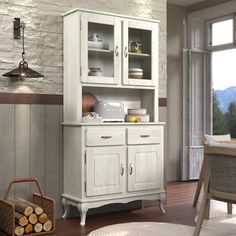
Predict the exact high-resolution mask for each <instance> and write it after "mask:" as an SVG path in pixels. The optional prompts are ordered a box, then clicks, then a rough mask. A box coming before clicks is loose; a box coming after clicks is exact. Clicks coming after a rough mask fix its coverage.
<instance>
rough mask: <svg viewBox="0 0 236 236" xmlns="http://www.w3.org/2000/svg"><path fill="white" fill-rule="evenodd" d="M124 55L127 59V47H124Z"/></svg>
mask: <svg viewBox="0 0 236 236" xmlns="http://www.w3.org/2000/svg"><path fill="white" fill-rule="evenodd" d="M124 54H125V57H127V56H128V48H127V47H125V51H124Z"/></svg>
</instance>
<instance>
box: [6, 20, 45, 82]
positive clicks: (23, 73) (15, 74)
mask: <svg viewBox="0 0 236 236" xmlns="http://www.w3.org/2000/svg"><path fill="white" fill-rule="evenodd" d="M25 25H26V23H24V22H23V21H20V18H15V19H14V22H13V27H14V38H15V39H20V38H21V29H22V49H23V51H22V61H21V62H20V63H19V67H18V68H16V69H14V70H11V71H9V72H7V73H5V74H3V75H2V76H5V77H9V78H12V79H14V80H23V79H24V78H39V77H44V76H43V75H41V74H40V73H38V72H36V71H34V70H32V69H30V68H29V67H28V63H27V62H26V61H25V38H24V36H25V33H24V30H25Z"/></svg>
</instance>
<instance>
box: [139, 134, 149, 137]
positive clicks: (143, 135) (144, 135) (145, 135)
mask: <svg viewBox="0 0 236 236" xmlns="http://www.w3.org/2000/svg"><path fill="white" fill-rule="evenodd" d="M140 137H141V138H149V137H150V135H149V134H142V135H140Z"/></svg>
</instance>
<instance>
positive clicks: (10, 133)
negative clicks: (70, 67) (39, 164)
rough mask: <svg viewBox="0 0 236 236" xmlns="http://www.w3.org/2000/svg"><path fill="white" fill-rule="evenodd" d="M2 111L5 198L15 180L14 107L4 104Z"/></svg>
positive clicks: (0, 181) (0, 182) (0, 169)
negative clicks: (8, 186)
mask: <svg viewBox="0 0 236 236" xmlns="http://www.w3.org/2000/svg"><path fill="white" fill-rule="evenodd" d="M0 110H1V112H0V137H1V142H0V161H1V164H0V196H3V194H4V193H5V191H6V188H7V185H8V184H9V182H10V181H11V180H12V179H13V178H14V166H15V163H14V149H15V148H14V105H5V104H4V105H3V104H2V105H0ZM13 195H14V192H13V191H12V192H11V196H13Z"/></svg>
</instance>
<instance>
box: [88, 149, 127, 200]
mask: <svg viewBox="0 0 236 236" xmlns="http://www.w3.org/2000/svg"><path fill="white" fill-rule="evenodd" d="M125 150H126V149H125V148H124V147H100V148H88V149H87V163H86V182H87V183H86V185H87V190H86V195H87V196H96V195H105V194H114V193H122V192H123V191H124V190H125V176H126V174H125V170H126V164H125V155H126V152H125Z"/></svg>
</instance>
